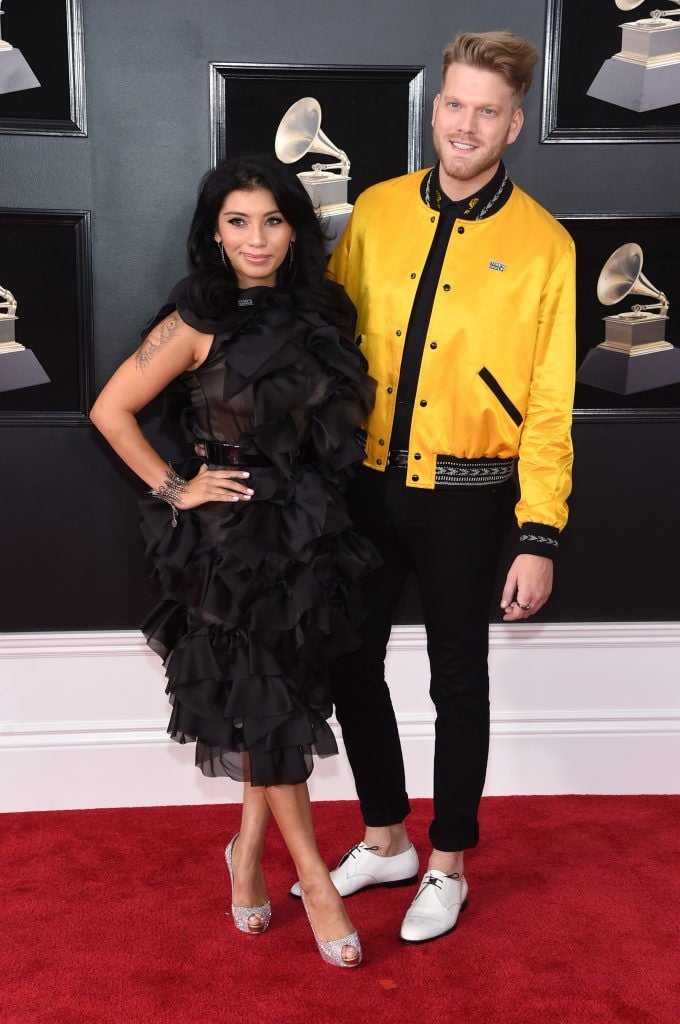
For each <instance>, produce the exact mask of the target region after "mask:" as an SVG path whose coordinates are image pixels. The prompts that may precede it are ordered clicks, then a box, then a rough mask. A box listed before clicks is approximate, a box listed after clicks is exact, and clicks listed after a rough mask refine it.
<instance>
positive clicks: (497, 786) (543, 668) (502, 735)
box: [0, 623, 680, 811]
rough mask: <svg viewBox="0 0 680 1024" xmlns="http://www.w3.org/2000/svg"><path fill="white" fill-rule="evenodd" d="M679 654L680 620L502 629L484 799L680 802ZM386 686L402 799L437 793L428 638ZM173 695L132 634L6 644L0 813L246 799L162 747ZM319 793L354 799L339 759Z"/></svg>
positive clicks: (497, 630)
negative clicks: (608, 797)
mask: <svg viewBox="0 0 680 1024" xmlns="http://www.w3.org/2000/svg"><path fill="white" fill-rule="evenodd" d="M679 654H680V623H626V624H620V623H619V624H611V625H610V624H606V623H604V624H603V623H598V624H583V625H579V624H568V625H562V624H552V625H540V626H534V625H515V626H503V625H498V626H493V627H492V629H491V654H490V671H491V680H492V739H491V755H490V762H489V774H488V779H487V787H486V792H487V793H488V794H512V793H525V794H528V793H668V792H680V756H679V754H680V744H679V739H680V698H679V697H678V676H679V672H678V665H679V663H680V659H679V657H678V655H679ZM388 677H389V679H390V685H391V688H392V693H393V701H394V705H395V708H396V711H397V716H398V720H399V728H400V733H401V736H402V743H403V747H404V754H405V759H406V769H407V777H408V785H409V791H410V793H411V795H412V796H414V797H421V796H429V795H430V794H431V771H432V743H433V708H432V705H431V703H430V701H429V697H428V694H427V689H428V664H427V654H426V649H425V635H424V631H423V629H422V628H421V627H419V626H401V627H397V628H395V630H394V631H393V636H392V641H391V644H390V650H389V654H388ZM164 685H165V680H164V674H163V669H162V666H161V664H160V661H159V659H158V658H157V657H156V656H155V655H153V654H152V653H151V652H150V651H149V650H148V649H147V647H146V646H145V644H144V642H143V640H142V638H141V636H140V634H139V633H137V632H106V633H25V634H4V635H0V708H2V713H1V718H2V724H1V725H0V809H1V810H5V811H9V810H47V809H58V808H62V809H63V808H76V807H112V806H145V805H154V804H184V803H207V802H217V803H219V802H232V801H237V800H238V799H239V796H240V792H239V786H238V785H237V784H235V783H231V782H229V781H225V780H215V779H204V778H203V777H202V776H201V774H200V772H199V771H198V770H197V769H195V768H193V746H187V747H179V746H178V745H177V744H175V743H173V742H172V741H171V740H169V739H168V737H167V735H166V732H165V728H166V723H167V718H168V706H167V698H166V696H165V693H164ZM334 728H335V729H336V733H338V735H339V730H338V729H337V725H334ZM311 790H312V795H313V797H314V798H316V799H326V800H329V799H344V798H352V797H353V795H354V791H353V786H352V781H351V773H350V771H349V769H348V766H347V764H346V761H345V758H344V755H343V756H341V757H339V758H329V759H327V760H325V761H322V762H319V763H318V765H317V768H316V769H315V771H314V774H313V776H312V782H311Z"/></svg>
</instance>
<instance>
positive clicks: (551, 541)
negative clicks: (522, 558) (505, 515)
mask: <svg viewBox="0 0 680 1024" xmlns="http://www.w3.org/2000/svg"><path fill="white" fill-rule="evenodd" d="M559 537H560V531H559V530H558V529H557V527H556V526H546V525H545V524H544V523H524V525H523V526H520V528H519V535H518V538H517V544H516V548H517V554H518V555H540V556H541V557H542V558H553V559H554V558H555V557H556V555H557V552H558V550H559V546H560V540H559Z"/></svg>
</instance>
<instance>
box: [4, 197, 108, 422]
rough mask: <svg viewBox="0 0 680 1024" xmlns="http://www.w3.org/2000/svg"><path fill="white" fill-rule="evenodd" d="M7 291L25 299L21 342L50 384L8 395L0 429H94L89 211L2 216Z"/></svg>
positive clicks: (18, 331) (20, 307)
mask: <svg viewBox="0 0 680 1024" xmlns="http://www.w3.org/2000/svg"><path fill="white" fill-rule="evenodd" d="M0 284H2V285H3V287H4V288H6V289H8V290H9V291H10V292H11V293H12V295H14V297H15V299H16V300H17V311H16V312H17V317H18V319H17V321H16V324H15V340H16V341H17V342H19V343H20V344H21V345H24V346H25V347H26V348H28V349H30V350H31V351H32V352H33V353H34V355H35V356H36V357H37V359H38V361H39V362H40V364H41V366H42V367H43V368H44V370H45V372H46V373H47V376H48V377H49V378H50V383H49V384H39V385H35V386H33V387H26V388H21V389H20V390H16V391H6V392H2V393H0V424H5V425H13V426H18V425H26V426H39V425H43V426H86V425H87V424H88V423H89V420H88V413H89V410H90V402H91V398H92V394H93V390H92V384H93V356H92V352H93V312H92V310H93V306H92V258H91V232H90V212H89V210H17V209H0ZM10 358H12V356H11V355H7V354H4V355H0V360H3V359H10ZM0 372H2V363H1V362H0Z"/></svg>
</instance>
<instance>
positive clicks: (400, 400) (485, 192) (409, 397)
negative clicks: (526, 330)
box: [390, 162, 512, 451]
mask: <svg viewBox="0 0 680 1024" xmlns="http://www.w3.org/2000/svg"><path fill="white" fill-rule="evenodd" d="M504 182H505V184H504ZM428 185H429V188H428ZM511 192H512V182H511V181H510V179H509V178H508V177H507V172H506V170H505V166H504V165H503V163H502V162H501V163H500V165H499V167H498V170H497V171H496V173H495V174H494V176H493V178H492V179H491V181H489V182H488V183H487V184H486V185H485V186H484V187H483V188H482V189H480V191H479V192H475V193H473V194H472V195H471V196H468V197H467V198H466V199H460V200H458V201H457V202H454V201H453V200H452V199H449V197H448V196H447V195H446V193H445V192H443V191H442V189H441V188H440V186H439V163H437V164H435V166H434V168H433V169H432V171H428V173H427V174H426V175H425V176H424V178H423V180H422V182H421V186H420V194H421V196H422V198H423V201H424V202H426V203H427V202H429V205H430V206H431V207H432V209H433V210H439V211H440V213H439V223H438V224H437V227H436V230H435V233H434V238H433V239H432V245H431V246H430V251H429V253H428V254H427V259H426V260H425V266H424V267H423V272H422V274H421V276H420V281H419V283H418V289H417V291H416V295H415V299H414V300H413V307H412V309H411V316H410V317H409V322H408V328H407V330H406V338H405V340H404V350H403V352H402V357H401V369H400V372H399V386H398V388H397V400H396V408H395V413H394V423H393V425H392V438H391V440H390V449H392V450H395V449H396V450H401V451H407V450H408V442H409V437H410V434H411V419H412V417H413V406H414V404H415V400H416V392H417V390H418V378H419V376H420V364H421V361H422V357H423V349H424V347H425V341H426V338H427V331H428V328H429V326H430V317H431V316H432V307H433V305H434V300H435V294H436V291H437V285H438V283H439V277H440V275H441V272H442V266H443V264H444V257H445V255H446V250H447V248H448V245H449V241H450V239H451V233H452V231H453V227H454V224H455V223H456V220H478V219H480V217H484V216H487V215H488V214H491V213H496V211H497V210H499V209H500V208H501V206H503V205H504V204H505V203H506V202H507V201H508V199H509V198H510V194H511ZM458 230H459V231H460V232H462V231H464V230H465V229H464V228H463V226H462V225H461V226H459V228H458ZM453 284H454V285H455V282H453ZM444 287H446V285H444Z"/></svg>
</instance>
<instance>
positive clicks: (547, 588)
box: [501, 555, 553, 622]
mask: <svg viewBox="0 0 680 1024" xmlns="http://www.w3.org/2000/svg"><path fill="white" fill-rule="evenodd" d="M552 585H553V564H552V559H550V558H543V557H541V555H518V556H517V558H516V559H515V561H514V562H513V563H512V565H511V566H510V571H509V572H508V576H507V579H506V581H505V586H504V587H503V596H502V597H501V608H502V609H503V610H504V612H505V615H504V616H503V622H519V621H520V620H521V619H528V618H529V617H530V616H531V615H535V613H536V612H537V611H538V610H539V609H540V608H542V607H543V605H544V604H545V602H546V601H547V600H548V598H549V597H550V593H551V591H552Z"/></svg>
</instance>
